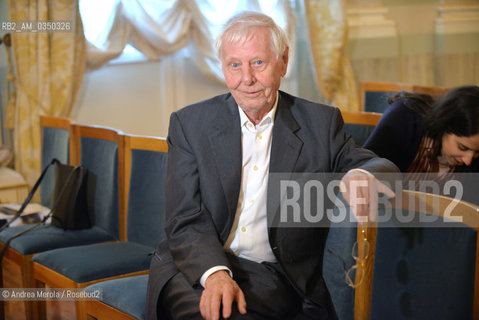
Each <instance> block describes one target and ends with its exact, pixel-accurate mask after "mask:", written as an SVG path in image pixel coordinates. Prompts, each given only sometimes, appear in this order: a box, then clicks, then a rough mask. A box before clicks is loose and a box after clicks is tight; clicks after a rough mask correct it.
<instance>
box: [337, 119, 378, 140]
mask: <svg viewBox="0 0 479 320" xmlns="http://www.w3.org/2000/svg"><path fill="white" fill-rule="evenodd" d="M341 114H342V116H343V120H344V128H345V130H346V132H347V133H348V134H349V135H351V137H352V138H353V139H354V142H356V144H357V145H358V146H362V145H363V144H364V143H365V142H366V140H367V139H368V137H369V135H370V134H371V132H372V131H373V130H374V128H375V127H376V124H377V123H378V122H379V119H380V118H381V115H382V114H381V113H376V112H364V111H363V112H352V111H341Z"/></svg>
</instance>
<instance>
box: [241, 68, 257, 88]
mask: <svg viewBox="0 0 479 320" xmlns="http://www.w3.org/2000/svg"><path fill="white" fill-rule="evenodd" d="M241 80H242V81H243V83H244V84H247V85H250V84H253V83H254V80H255V78H254V73H253V70H251V67H250V66H249V65H247V66H244V67H243V70H242V78H241Z"/></svg>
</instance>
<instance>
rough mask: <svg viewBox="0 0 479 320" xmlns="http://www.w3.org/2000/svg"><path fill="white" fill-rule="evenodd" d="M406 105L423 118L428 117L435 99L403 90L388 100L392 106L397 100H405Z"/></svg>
mask: <svg viewBox="0 0 479 320" xmlns="http://www.w3.org/2000/svg"><path fill="white" fill-rule="evenodd" d="M403 99H404V105H405V106H406V107H408V108H409V109H411V110H412V111H414V112H416V113H417V114H419V115H420V116H422V117H426V115H427V114H428V113H429V110H430V109H431V105H432V104H433V103H434V99H433V98H432V97H431V96H430V95H428V94H421V93H412V92H408V91H404V90H401V91H399V92H398V93H397V94H396V95H395V96H393V97H390V98H389V99H388V103H389V104H392V103H393V102H394V101H396V100H403Z"/></svg>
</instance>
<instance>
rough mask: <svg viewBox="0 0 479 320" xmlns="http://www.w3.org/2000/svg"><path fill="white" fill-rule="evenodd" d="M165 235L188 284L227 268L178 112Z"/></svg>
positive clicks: (170, 161)
mask: <svg viewBox="0 0 479 320" xmlns="http://www.w3.org/2000/svg"><path fill="white" fill-rule="evenodd" d="M168 148H169V149H168V173H167V179H166V188H165V189H166V235H167V241H168V247H169V250H170V252H171V254H172V257H173V261H174V263H175V265H176V267H177V268H178V270H180V271H181V272H182V273H183V274H184V275H185V277H186V279H187V280H188V281H189V282H190V284H191V285H197V284H199V280H200V277H201V275H202V274H203V273H204V272H205V271H206V270H208V269H209V268H211V267H213V266H217V265H223V266H227V267H230V266H229V263H228V260H227V258H226V255H225V252H224V249H223V247H222V244H221V241H220V240H219V237H218V233H217V230H216V229H215V226H214V224H213V221H212V218H211V214H210V212H208V210H207V208H206V207H205V205H204V204H203V202H202V199H201V193H200V190H199V188H200V182H199V174H198V163H197V161H198V160H197V157H196V156H195V154H194V151H193V148H192V146H191V145H190V144H189V141H188V138H187V137H186V136H185V131H184V124H183V123H182V122H181V120H180V118H179V117H178V115H177V113H173V114H172V115H171V118H170V127H169V134H168Z"/></svg>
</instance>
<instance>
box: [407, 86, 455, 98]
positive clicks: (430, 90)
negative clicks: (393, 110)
mask: <svg viewBox="0 0 479 320" xmlns="http://www.w3.org/2000/svg"><path fill="white" fill-rule="evenodd" d="M448 90H449V89H448V88H444V87H428V86H417V85H414V86H413V87H412V92H414V93H422V94H428V95H430V96H432V97H433V98H437V97H440V96H442V95H443V94H445V93H446V92H447V91H448Z"/></svg>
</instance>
